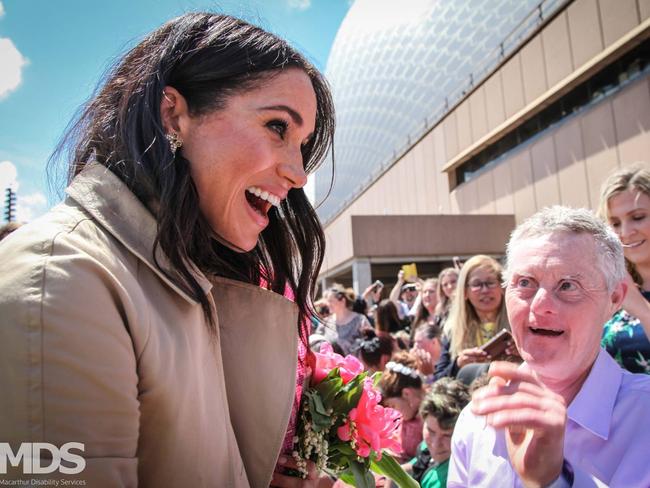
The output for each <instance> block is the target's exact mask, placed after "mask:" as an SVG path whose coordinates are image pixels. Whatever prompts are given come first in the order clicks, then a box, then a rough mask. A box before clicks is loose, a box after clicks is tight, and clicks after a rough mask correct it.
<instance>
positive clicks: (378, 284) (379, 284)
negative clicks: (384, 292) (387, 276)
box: [373, 280, 384, 291]
mask: <svg viewBox="0 0 650 488" xmlns="http://www.w3.org/2000/svg"><path fill="white" fill-rule="evenodd" d="M383 287H384V284H383V283H382V282H381V281H379V280H377V281H375V283H374V285H373V289H374V290H375V291H377V290H381V289H382V288H383Z"/></svg>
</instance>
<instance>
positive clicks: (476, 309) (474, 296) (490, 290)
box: [435, 255, 510, 378]
mask: <svg viewBox="0 0 650 488" xmlns="http://www.w3.org/2000/svg"><path fill="white" fill-rule="evenodd" d="M501 273H502V269H501V265H500V264H499V263H498V262H497V261H496V260H494V259H493V258H491V257H489V256H484V255H477V256H473V257H472V258H470V259H469V260H468V261H467V262H466V263H465V264H464V265H463V267H462V269H461V270H460V274H459V275H458V284H457V286H456V293H455V297H454V300H453V303H452V306H451V310H450V312H449V318H448V319H447V321H446V322H445V325H444V329H443V333H444V338H443V341H442V346H443V349H442V353H441V356H440V360H439V361H438V364H437V365H436V373H435V377H436V378H441V377H444V376H452V377H455V376H456V375H457V374H458V372H459V370H460V369H461V368H462V367H464V366H466V365H468V364H473V363H486V362H489V361H490V360H491V358H490V356H488V354H487V353H486V352H484V351H483V350H482V349H481V348H480V346H481V345H483V344H485V343H486V342H487V341H489V340H490V339H491V338H492V337H493V336H494V335H495V334H496V333H497V332H498V331H500V330H501V329H504V328H505V329H508V330H510V325H509V324H508V317H507V315H506V311H505V304H504V300H503V288H502V287H501V282H502V277H501Z"/></svg>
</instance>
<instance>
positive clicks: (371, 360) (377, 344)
mask: <svg viewBox="0 0 650 488" xmlns="http://www.w3.org/2000/svg"><path fill="white" fill-rule="evenodd" d="M353 350H354V353H355V355H356V356H357V357H358V358H359V359H360V360H361V362H362V363H363V366H364V367H365V369H366V371H369V372H370V373H376V372H377V371H379V372H381V371H383V370H384V367H385V366H386V363H387V362H388V360H389V359H390V356H391V354H393V340H392V339H391V338H390V337H386V336H378V335H377V334H376V333H375V331H374V330H372V329H363V330H362V331H361V337H360V338H358V339H357V340H356V343H355V345H354V349H353Z"/></svg>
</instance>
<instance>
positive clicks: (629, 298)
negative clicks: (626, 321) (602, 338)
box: [623, 273, 650, 341]
mask: <svg viewBox="0 0 650 488" xmlns="http://www.w3.org/2000/svg"><path fill="white" fill-rule="evenodd" d="M625 282H626V283H627V294H626V295H625V300H623V308H624V309H625V311H626V312H628V313H629V314H630V315H633V316H635V317H636V318H637V319H639V321H640V322H641V326H642V327H643V330H644V332H645V335H646V337H647V338H648V340H649V341H650V302H648V300H646V299H645V297H644V296H643V295H642V294H641V291H640V290H639V287H638V286H637V285H636V283H634V280H633V279H632V277H631V276H630V274H629V273H627V275H626V280H625Z"/></svg>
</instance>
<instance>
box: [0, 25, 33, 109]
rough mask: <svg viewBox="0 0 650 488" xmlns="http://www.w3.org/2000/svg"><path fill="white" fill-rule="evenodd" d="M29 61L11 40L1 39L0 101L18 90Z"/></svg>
mask: <svg viewBox="0 0 650 488" xmlns="http://www.w3.org/2000/svg"><path fill="white" fill-rule="evenodd" d="M26 65H27V59H26V58H24V57H23V55H22V54H20V51H18V49H16V46H14V43H13V42H12V41H11V39H8V38H6V37H4V38H0V66H2V70H0V99H2V98H3V97H5V96H7V95H8V94H9V93H10V92H12V91H13V90H15V89H16V88H18V85H20V83H21V81H22V79H23V76H22V71H23V67H24V66H26Z"/></svg>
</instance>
